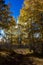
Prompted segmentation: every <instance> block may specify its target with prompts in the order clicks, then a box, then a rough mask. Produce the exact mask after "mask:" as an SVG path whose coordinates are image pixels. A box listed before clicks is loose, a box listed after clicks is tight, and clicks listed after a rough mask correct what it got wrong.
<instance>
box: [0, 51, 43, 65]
mask: <svg viewBox="0 0 43 65" xmlns="http://www.w3.org/2000/svg"><path fill="white" fill-rule="evenodd" d="M0 65H43V58H42V56H35V55H34V54H32V55H29V54H27V55H21V54H17V53H15V52H10V53H9V52H6V51H0Z"/></svg>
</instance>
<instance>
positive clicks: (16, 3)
mask: <svg viewBox="0 0 43 65" xmlns="http://www.w3.org/2000/svg"><path fill="white" fill-rule="evenodd" d="M5 1H6V4H8V3H10V11H11V12H13V14H12V16H14V18H16V19H17V18H18V16H19V15H20V9H21V8H22V5H23V2H24V0H5Z"/></svg>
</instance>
